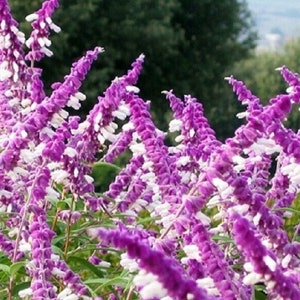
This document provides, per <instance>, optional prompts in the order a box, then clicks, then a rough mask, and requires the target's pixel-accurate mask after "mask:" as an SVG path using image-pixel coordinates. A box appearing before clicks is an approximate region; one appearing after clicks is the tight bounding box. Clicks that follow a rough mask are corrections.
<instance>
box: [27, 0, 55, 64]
mask: <svg viewBox="0 0 300 300" xmlns="http://www.w3.org/2000/svg"><path fill="white" fill-rule="evenodd" d="M58 6H59V4H58V0H48V1H45V2H43V5H42V8H41V9H40V10H38V11H37V12H36V13H33V14H31V15H29V16H27V17H26V21H28V22H32V24H31V26H32V28H33V30H32V32H31V35H30V38H29V39H28V40H27V41H26V45H27V47H28V48H30V49H31V50H30V52H29V53H28V54H27V55H26V59H28V60H31V61H40V60H41V59H42V58H43V57H44V56H45V55H46V56H52V54H53V53H52V51H50V50H49V49H48V47H49V46H50V45H51V41H50V40H49V39H48V36H49V31H50V29H52V30H54V31H55V32H59V31H60V28H59V27H58V26H56V25H55V24H54V23H53V21H52V19H51V16H52V14H53V12H54V10H55V9H56V8H57V7H58Z"/></svg>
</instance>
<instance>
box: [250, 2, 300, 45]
mask: <svg viewBox="0 0 300 300" xmlns="http://www.w3.org/2000/svg"><path fill="white" fill-rule="evenodd" d="M247 2H248V5H249V9H250V11H251V12H252V14H253V17H254V19H255V22H256V26H257V29H258V33H259V36H260V40H259V46H260V47H269V46H270V43H272V41H273V42H274V40H272V39H276V38H279V39H280V40H279V41H278V42H279V43H283V42H284V41H285V40H288V39H290V38H293V37H297V36H300V1H299V0H248V1H247ZM276 34H277V37H276V36H275V35H276Z"/></svg>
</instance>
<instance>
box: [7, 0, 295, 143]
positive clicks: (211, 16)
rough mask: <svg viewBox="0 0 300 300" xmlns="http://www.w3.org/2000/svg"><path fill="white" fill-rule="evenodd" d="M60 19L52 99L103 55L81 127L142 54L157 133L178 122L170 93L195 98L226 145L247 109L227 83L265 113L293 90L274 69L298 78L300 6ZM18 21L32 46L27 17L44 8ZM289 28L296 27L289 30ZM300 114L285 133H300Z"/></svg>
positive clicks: (201, 0)
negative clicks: (88, 61) (78, 69)
mask: <svg viewBox="0 0 300 300" xmlns="http://www.w3.org/2000/svg"><path fill="white" fill-rule="evenodd" d="M59 2H60V8H59V9H58V10H57V12H56V13H55V14H54V16H53V20H54V22H55V23H56V24H57V25H59V26H60V27H61V28H62V32H61V33H59V34H52V35H51V37H50V38H51V40H52V46H51V50H52V51H53V52H54V56H53V57H51V58H45V59H44V60H43V61H41V62H40V63H39V64H38V66H39V67H42V68H43V69H44V72H43V79H44V82H45V88H46V90H47V91H48V93H50V92H51V89H50V85H51V83H53V82H56V81H63V77H64V75H66V74H68V72H69V69H70V66H71V64H72V62H73V61H75V60H76V59H78V58H79V57H80V56H82V55H83V54H84V52H85V51H87V50H89V49H92V48H94V47H95V46H97V45H99V46H102V47H104V48H105V53H104V54H102V55H100V57H99V59H98V61H97V62H96V63H95V64H94V66H93V68H92V71H91V72H90V74H89V75H88V78H87V80H86V82H85V83H84V85H83V87H82V90H81V91H82V92H83V93H85V94H86V95H87V101H86V102H85V103H84V106H83V107H82V109H81V111H80V114H81V115H82V117H84V116H85V114H86V113H87V112H88V111H89V109H90V108H91V107H92V106H93V105H94V104H95V103H97V101H98V100H97V96H99V95H102V94H103V92H104V90H105V88H106V87H107V86H108V85H109V83H110V81H111V80H113V79H114V78H115V76H121V75H123V74H124V73H125V72H126V71H127V70H128V68H129V67H130V64H131V63H132V62H133V61H134V59H135V58H136V57H138V55H139V54H140V53H144V54H145V55H146V61H145V64H144V69H143V72H142V75H141V77H140V81H139V83H138V86H139V88H140V89H141V92H140V95H141V97H143V98H144V99H146V100H151V102H152V108H151V110H152V114H153V116H154V118H155V122H156V124H157V126H158V127H159V128H160V129H162V130H166V129H167V126H168V125H167V124H168V121H169V120H170V119H171V118H172V116H171V112H170V110H169V108H168V101H167V100H165V98H164V96H163V95H162V94H161V91H162V90H170V89H173V90H174V92H175V93H176V94H177V96H179V97H183V95H184V94H191V95H192V96H194V97H196V98H198V99H199V101H201V102H202V103H203V105H204V109H205V114H206V116H207V118H208V119H209V122H210V124H211V126H212V127H213V129H214V130H215V131H216V133H217V136H218V138H220V139H222V140H224V139H225V138H227V137H229V136H231V135H232V134H233V132H234V130H235V129H236V128H237V127H238V126H239V125H240V124H241V122H242V121H241V120H239V119H237V118H236V117H235V115H236V113H238V112H239V111H241V110H242V109H243V108H242V107H241V106H240V105H239V103H238V101H237V100H236V98H235V96H234V95H233V93H232V91H231V87H230V86H229V85H228V83H227V82H226V81H225V80H224V77H225V76H229V75H231V74H233V75H234V76H235V77H236V78H238V79H240V80H243V81H244V82H245V83H246V84H247V85H248V86H249V88H250V89H251V90H252V92H253V93H254V94H256V95H257V96H259V97H260V98H261V99H262V101H263V102H264V103H267V102H268V100H269V99H270V98H271V97H273V96H275V95H276V94H278V93H284V92H285V89H286V85H285V84H284V82H283V80H282V79H281V76H280V74H279V72H276V71H275V70H274V69H275V68H276V67H279V66H282V65H283V64H285V65H287V66H288V67H289V68H290V69H292V70H294V71H297V70H300V61H299V53H300V40H299V39H298V29H299V28H300V26H299V25H298V24H299V21H298V16H299V12H300V2H299V1H298V0H294V1H293V0H289V1H282V0H248V1H242V0H223V1H214V0H114V1H112V0H85V1H82V0H60V1H59ZM9 3H10V5H11V8H12V13H13V15H14V17H15V18H16V19H17V20H18V21H19V22H20V26H21V30H23V31H24V32H25V34H26V35H27V36H28V33H29V32H30V24H28V23H27V22H25V20H24V19H25V16H26V15H28V14H30V13H32V12H33V11H34V10H36V9H38V8H39V7H40V6H41V3H42V1H41V0H30V1H29V0H10V1H9ZM287 24H289V26H288V25H287ZM299 125H300V118H299V111H298V110H297V109H295V111H293V114H292V117H291V118H290V120H289V121H288V123H287V126H290V127H292V128H295V129H296V128H298V127H299Z"/></svg>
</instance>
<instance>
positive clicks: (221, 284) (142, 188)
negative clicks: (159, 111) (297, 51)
mask: <svg viewBox="0 0 300 300" xmlns="http://www.w3.org/2000/svg"><path fill="white" fill-rule="evenodd" d="M57 7H58V1H57V0H47V1H44V3H43V5H42V7H41V8H40V9H39V10H38V11H37V12H35V13H33V14H31V15H29V16H28V17H27V21H29V22H32V27H33V30H32V34H31V36H30V37H29V39H28V40H27V41H26V39H25V37H24V35H23V34H22V33H21V32H20V31H19V30H18V23H17V22H16V21H15V20H14V19H13V17H12V15H11V13H10V9H9V5H8V2H7V1H5V0H3V1H0V15H1V21H0V106H1V109H0V179H1V180H0V228H1V231H0V265H1V271H2V270H3V275H1V273H0V276H1V283H0V286H1V289H0V296H1V297H2V296H3V298H5V299H9V300H12V299H16V298H18V297H19V298H24V299H32V300H39V299H67V300H79V299H82V300H88V299H89V300H91V299H95V300H99V299H145V300H146V299H148V300H157V299H163V300H172V299H173V300H184V299H186V300H200V299H211V300H213V299H228V300H229V299H243V300H248V299H249V300H250V299H254V298H255V297H256V296H257V295H258V294H259V297H265V298H266V297H267V296H268V297H269V298H270V299H285V300H297V299H299V298H300V276H299V274H300V260H299V251H300V244H299V237H298V228H299V224H298V223H299V222H298V219H297V218H296V222H292V221H293V220H294V221H295V216H297V214H299V196H298V195H299V192H300V176H299V172H300V155H299V153H300V131H299V132H294V131H293V130H291V129H289V128H287V127H286V126H285V122H284V121H285V119H286V118H287V117H288V115H289V113H290V112H291V109H292V106H293V105H296V104H298V103H299V101H300V92H299V91H300V80H299V79H298V75H297V74H294V73H292V72H290V71H289V70H288V69H287V68H286V67H285V66H284V67H282V68H280V71H281V74H282V76H283V78H284V80H285V81H286V82H287V84H288V85H289V88H288V89H287V93H286V94H282V95H278V96H276V97H274V98H272V99H271V100H270V101H269V103H268V104H267V105H265V106H264V105H262V103H261V102H260V100H259V98H258V97H256V96H254V95H253V94H252V93H251V92H250V91H249V90H248V89H247V87H246V86H245V85H244V83H243V82H241V81H238V80H236V79H235V78H233V77H229V78H227V80H228V82H229V84H231V85H232V87H233V90H234V92H235V93H236V94H237V98H238V100H239V101H240V102H241V103H242V104H243V105H244V106H246V110H245V112H242V113H239V114H238V117H240V118H245V122H244V125H242V126H241V127H239V128H238V129H237V130H236V132H235V133H234V135H233V137H231V138H228V139H227V140H226V141H225V142H221V141H219V140H218V139H217V138H216V136H215V133H214V131H213V129H212V128H211V127H210V125H209V123H208V120H207V119H206V117H205V115H204V111H203V107H202V105H201V103H199V102H198V101H197V99H195V98H193V97H192V96H190V95H187V96H185V97H184V99H183V100H181V99H180V98H177V97H176V96H175V95H174V93H173V91H166V92H163V93H164V94H165V96H166V101H169V103H170V107H171V110H172V111H173V119H172V121H171V122H170V124H169V132H171V133H172V135H171V136H172V137H174V135H176V136H175V137H174V141H173V143H172V145H168V144H167V143H166V142H165V138H166V136H167V134H168V132H162V131H161V130H159V129H158V128H157V127H156V125H155V123H154V122H153V118H152V116H151V113H150V104H151V103H150V102H149V101H144V100H143V99H142V98H141V97H140V96H139V88H138V87H137V86H136V84H137V81H138V77H139V74H140V72H141V70H142V64H143V60H144V55H140V56H139V57H138V58H137V59H136V61H135V62H134V63H133V64H132V68H131V69H130V70H129V71H128V72H127V74H125V75H124V76H122V77H117V78H115V79H114V80H113V81H112V82H111V85H110V86H109V87H108V88H107V89H106V91H105V92H104V93H103V95H102V96H99V97H98V103H97V104H96V105H95V106H94V107H93V108H92V109H91V111H90V112H89V114H88V115H87V116H86V118H85V119H84V120H81V119H80V117H78V116H70V115H69V113H68V108H69V107H72V108H73V109H75V110H78V109H79V108H80V106H81V101H84V100H85V98H86V97H85V95H84V94H83V93H82V92H80V87H81V85H82V82H83V80H84V79H85V76H86V74H87V72H88V71H89V69H90V67H91V65H92V63H93V61H94V60H96V59H97V57H98V55H99V54H100V53H102V52H103V49H102V48H100V47H95V49H93V50H91V51H87V53H86V54H85V55H84V56H83V57H82V58H80V59H79V60H78V61H77V62H75V63H73V65H72V67H71V70H70V73H69V74H68V75H66V76H65V77H64V81H63V82H56V83H54V84H53V85H52V93H51V94H50V95H49V96H46V94H45V91H44V89H43V82H42V80H41V78H40V77H41V73H42V70H41V69H39V68H36V67H35V66H34V63H35V62H36V61H39V60H41V59H42V58H43V57H44V56H45V55H46V56H50V55H52V52H51V50H50V49H49V47H50V46H51V42H50V40H49V34H50V29H52V30H54V31H55V32H58V31H59V30H60V29H59V27H58V26H56V25H55V24H54V23H53V21H52V19H51V16H52V14H53V13H54V12H55V9H56V8H57ZM25 46H27V47H28V48H29V52H28V53H26V50H25V49H24V47H25ZM169 144H170V143H169ZM119 158H122V164H123V166H122V168H120V171H119V173H118V174H117V175H116V176H115V178H114V180H113V181H112V182H111V183H110V185H109V187H108V189H107V191H105V192H103V193H100V192H99V191H98V190H97V189H96V185H95V184H94V180H96V181H97V177H95V178H94V177H93V176H92V171H93V166H95V165H96V164H99V163H102V164H103V165H104V166H112V165H113V164H115V163H117V162H118V159H119ZM275 164H276V168H274V165H275ZM99 176H106V174H105V172H104V171H103V173H101V174H100V175H99ZM120 270H122V271H120ZM28 278H29V280H28ZM25 280H26V281H25ZM2 282H3V283H2ZM3 291H4V292H3ZM1 293H2V294H1ZM3 293H5V296H4V294H3ZM266 295H267V296H266Z"/></svg>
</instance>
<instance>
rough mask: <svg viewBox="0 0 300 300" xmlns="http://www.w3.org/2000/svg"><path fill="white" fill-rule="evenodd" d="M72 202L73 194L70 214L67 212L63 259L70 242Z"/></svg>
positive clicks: (73, 199) (72, 202)
mask: <svg viewBox="0 0 300 300" xmlns="http://www.w3.org/2000/svg"><path fill="white" fill-rule="evenodd" d="M74 202H75V195H73V197H72V200H71V204H70V214H69V217H68V221H67V232H66V242H65V246H64V257H65V260H67V253H68V248H69V244H70V233H71V218H72V211H73V205H74Z"/></svg>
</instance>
